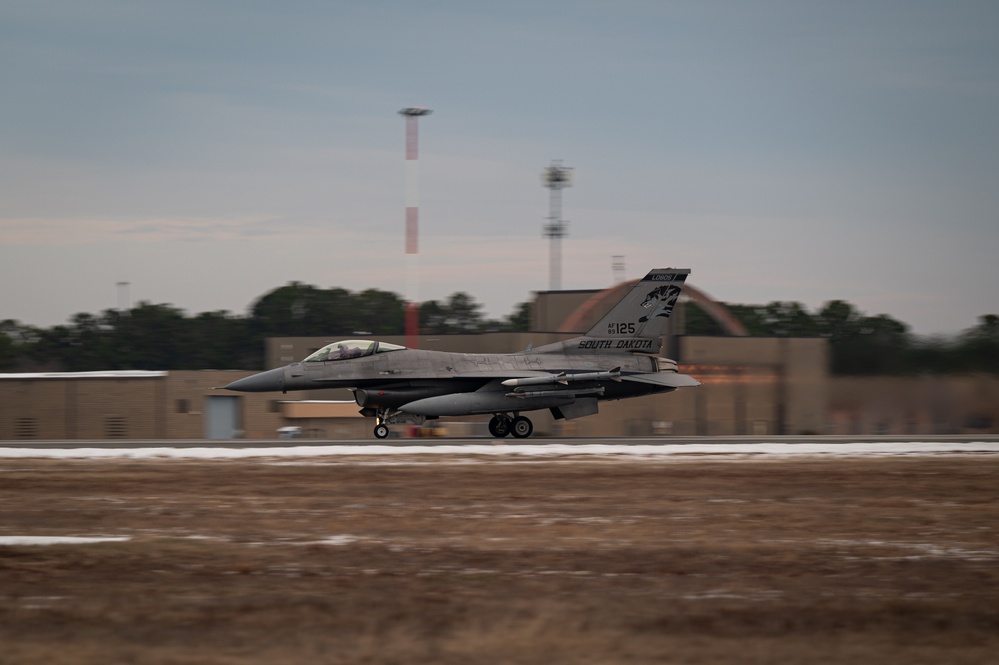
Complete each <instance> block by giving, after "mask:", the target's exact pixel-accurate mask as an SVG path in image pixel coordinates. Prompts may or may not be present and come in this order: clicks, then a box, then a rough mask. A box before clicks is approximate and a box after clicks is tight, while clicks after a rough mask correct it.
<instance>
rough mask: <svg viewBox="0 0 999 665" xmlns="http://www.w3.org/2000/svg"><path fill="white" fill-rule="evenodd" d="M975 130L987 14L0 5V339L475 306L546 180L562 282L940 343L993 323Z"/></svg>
mask: <svg viewBox="0 0 999 665" xmlns="http://www.w3.org/2000/svg"><path fill="white" fill-rule="evenodd" d="M409 106H423V107H427V108H429V109H432V110H433V113H432V115H430V116H427V117H424V118H423V119H421V120H420V164H419V182H420V190H419V191H420V253H419V258H418V262H419V270H418V274H419V284H418V288H416V289H412V288H411V287H410V286H409V285H408V284H407V264H406V257H405V246H404V237H403V230H404V219H405V216H404V206H405V173H406V171H405V159H404V146H405V122H404V120H403V119H402V118H401V117H400V116H399V115H398V111H399V110H400V109H402V108H404V107H409ZM997 119H999V3H996V2H994V1H993V0H983V1H976V0H954V1H952V2H946V3H945V2H939V1H936V2H928V1H925V0H864V1H856V0H840V1H838V2H829V1H827V2H815V1H810V0H805V1H802V0H793V1H792V0H757V1H753V0H702V1H699V2H693V1H674V0H615V1H614V2H598V1H593V0H573V1H568V0H547V1H545V2H537V1H536V0H533V1H531V2H526V1H521V0H507V1H505V2H502V3H483V2H467V1H457V0H453V1H452V0H442V1H434V0H426V1H424V2H420V3H413V2H401V1H396V0H387V1H383V2H381V1H377V0H366V1H363V2H362V1H355V0H339V1H338V0H323V1H319V0H291V1H290V2H286V3H274V2H264V1H258V0H200V1H197V2H195V1H187V0H157V1H147V0H4V2H3V3H2V4H0V320H2V319H16V320H19V321H21V322H22V323H26V324H30V325H38V326H45V327H48V326H52V325H56V324H60V323H64V322H66V321H67V320H69V319H70V318H71V317H72V316H73V315H74V314H76V313H79V312H89V313H98V312H101V311H103V310H106V309H112V308H115V307H118V306H119V305H120V304H127V305H134V304H136V303H138V302H139V301H150V302H153V303H166V304H171V305H173V306H176V307H179V308H181V309H183V310H185V311H186V312H188V313H189V314H192V315H193V314H196V313H199V312H203V311H215V310H228V311H230V312H233V313H234V314H238V315H243V314H245V313H246V312H247V311H248V309H249V308H250V307H251V306H252V304H253V302H254V300H256V299H257V298H258V297H260V296H262V295H263V294H265V293H267V292H268V291H270V290H272V289H274V288H277V287H279V286H282V285H284V284H287V283H289V282H291V281H300V282H304V283H307V284H314V285H316V286H319V287H324V288H328V287H343V288H347V289H350V290H354V291H356V290H362V289H366V288H379V289H385V290H389V291H394V292H396V293H399V294H400V295H401V296H403V297H413V298H416V299H418V300H430V299H444V298H447V297H448V296H449V295H450V294H452V293H454V292H456V291H464V292H466V293H469V294H471V295H472V296H473V297H474V298H475V299H476V300H477V301H478V302H480V303H481V304H482V305H483V310H484V313H485V314H487V315H488V316H490V317H494V318H500V317H504V316H506V315H508V314H510V313H511V312H512V311H513V310H514V307H515V306H516V304H517V303H520V302H523V301H525V300H529V299H530V298H531V296H532V292H533V291H539V290H546V289H548V288H549V256H550V255H549V249H550V248H549V244H548V241H547V240H546V239H544V238H543V237H542V225H543V224H544V223H545V221H546V218H547V216H548V202H549V199H548V194H549V193H548V191H547V190H546V189H545V188H544V187H543V186H542V183H541V173H542V171H543V169H544V168H545V167H547V166H548V165H549V164H550V163H551V162H552V160H562V163H563V165H565V166H567V167H571V168H572V169H573V186H572V187H571V188H569V189H566V190H564V192H563V206H562V207H563V217H564V219H566V220H568V237H566V238H565V239H564V240H563V242H562V277H561V285H562V287H563V288H566V289H598V288H604V287H607V286H610V285H611V284H612V283H613V282H614V281H615V278H616V277H619V276H621V273H615V271H614V270H613V269H612V264H613V260H614V259H613V257H614V256H623V257H624V264H625V270H624V272H623V276H624V277H626V278H630V279H633V278H637V277H641V276H642V275H644V274H645V273H646V272H647V271H648V270H649V269H652V268H658V267H682V268H690V269H691V270H692V274H691V277H690V282H691V284H693V285H695V286H697V287H698V288H699V289H701V290H702V291H705V292H706V293H708V294H709V295H711V296H712V297H714V298H716V299H718V300H721V301H725V302H732V303H741V304H758V303H767V302H771V301H775V300H783V301H797V302H801V303H803V304H804V305H806V306H807V307H808V308H809V309H812V310H814V309H816V308H818V307H820V306H821V305H822V304H823V303H824V302H827V301H829V300H833V299H842V300H847V301H849V302H851V303H853V304H854V305H855V306H856V307H857V308H858V309H860V310H861V311H862V312H864V313H866V314H869V315H875V314H881V313H885V314H888V315H890V316H892V317H894V318H896V319H898V320H900V321H903V322H905V323H907V324H909V325H910V326H911V327H912V329H913V331H914V332H915V333H917V334H923V335H928V334H938V333H942V334H949V333H954V332H957V331H960V330H963V329H966V328H969V327H971V326H973V325H975V324H976V322H977V319H978V317H979V316H980V315H983V314H988V313H999V261H997V252H999V120H997ZM120 282H127V283H128V286H127V287H119V286H118V284H119V283H120ZM410 291H412V292H410Z"/></svg>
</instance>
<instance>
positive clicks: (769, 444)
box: [0, 435, 999, 459]
mask: <svg viewBox="0 0 999 665" xmlns="http://www.w3.org/2000/svg"><path fill="white" fill-rule="evenodd" d="M968 454H974V455H999V435H976V436H967V435H959V436H956V435H950V436H934V437H922V438H920V437H911V436H908V437H907V436H869V437H845V436H789V437H682V438H681V437H669V438H666V437H635V438H564V439H562V438H540V437H539V438H536V439H527V440H517V439H501V440H498V439H481V438H478V439H457V438H455V439H447V438H442V439H394V440H388V441H375V440H371V439H353V440H337V441H321V440H316V439H274V440H252V441H247V440H232V441H209V440H204V439H177V440H73V441H65V440H64V441H2V442H0V458H7V459H10V458H60V459H87V458H99V459H115V458H128V459H144V458H172V459H245V458H255V457H256V458H260V457H282V458H287V457H296V458H323V457H358V456H360V457H401V456H407V457H409V456H430V457H440V456H460V457H464V458H494V459H495V458H538V459H553V458H579V457H581V456H582V457H600V458H628V459H634V458H645V459H685V458H691V457H699V458H703V457H705V456H709V457H711V458H716V459H721V458H729V459H746V458H769V459H774V458H784V457H803V456H818V457H871V456H873V457H885V456H913V455H968Z"/></svg>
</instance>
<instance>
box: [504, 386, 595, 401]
mask: <svg viewBox="0 0 999 665" xmlns="http://www.w3.org/2000/svg"><path fill="white" fill-rule="evenodd" d="M603 394H604V388H603V386H597V387H596V388H580V389H576V390H573V389H572V388H569V389H566V388H552V389H551V390H521V389H519V388H518V389H517V390H515V391H514V392H512V393H507V394H506V396H507V397H519V398H520V399H528V398H531V397H556V396H559V397H564V396H571V397H573V398H574V399H575V398H576V397H582V396H585V395H603Z"/></svg>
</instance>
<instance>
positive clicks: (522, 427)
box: [510, 416, 534, 439]
mask: <svg viewBox="0 0 999 665" xmlns="http://www.w3.org/2000/svg"><path fill="white" fill-rule="evenodd" d="M532 432H534V423H532V422H531V419H530V418H525V417H524V416H517V417H516V418H514V419H513V424H512V425H511V426H510V433H511V434H513V436H514V437H515V438H518V439H526V438H527V437H529V436H531V433H532Z"/></svg>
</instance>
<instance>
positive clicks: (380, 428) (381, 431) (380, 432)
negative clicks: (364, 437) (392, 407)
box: [375, 423, 389, 439]
mask: <svg viewBox="0 0 999 665" xmlns="http://www.w3.org/2000/svg"><path fill="white" fill-rule="evenodd" d="M388 435H389V428H388V425H385V424H384V423H379V424H377V425H375V438H376V439H387V438H388Z"/></svg>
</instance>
